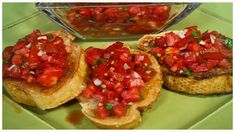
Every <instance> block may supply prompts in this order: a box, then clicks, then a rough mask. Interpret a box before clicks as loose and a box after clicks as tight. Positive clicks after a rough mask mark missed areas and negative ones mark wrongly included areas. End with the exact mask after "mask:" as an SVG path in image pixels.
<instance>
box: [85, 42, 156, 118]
mask: <svg viewBox="0 0 235 132" xmlns="http://www.w3.org/2000/svg"><path fill="white" fill-rule="evenodd" d="M85 59H86V62H87V63H88V64H89V67H90V69H91V74H90V80H89V81H88V84H87V87H86V89H85V90H84V91H83V94H82V95H83V97H85V98H87V99H95V100H96V101H98V103H97V109H96V113H97V116H98V117H100V118H106V117H107V116H123V115H125V113H126V109H127V107H128V106H129V105H131V104H132V103H134V102H138V101H140V100H141V93H140V92H139V90H140V89H141V88H142V87H143V86H144V84H145V82H147V81H149V80H150V79H152V77H153V76H154V75H155V74H156V71H155V70H154V69H152V68H151V67H150V66H151V65H152V63H151V60H150V59H149V57H148V56H147V55H145V54H141V53H135V54H132V53H131V52H130V50H129V49H128V48H126V47H124V46H123V43H121V42H115V43H114V44H112V45H111V46H109V47H108V48H106V49H99V48H94V47H89V48H88V49H86V51H85Z"/></svg>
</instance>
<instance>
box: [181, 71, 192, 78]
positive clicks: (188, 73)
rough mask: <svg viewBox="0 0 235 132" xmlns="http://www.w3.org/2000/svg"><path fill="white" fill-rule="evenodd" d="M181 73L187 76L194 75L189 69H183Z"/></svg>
mask: <svg viewBox="0 0 235 132" xmlns="http://www.w3.org/2000/svg"><path fill="white" fill-rule="evenodd" d="M182 74H184V75H186V76H187V77H190V76H192V75H194V72H192V71H191V70H184V71H183V72H182Z"/></svg>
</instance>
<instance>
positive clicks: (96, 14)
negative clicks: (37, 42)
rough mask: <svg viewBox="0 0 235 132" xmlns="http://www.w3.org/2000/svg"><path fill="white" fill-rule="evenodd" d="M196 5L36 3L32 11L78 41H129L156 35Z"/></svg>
mask: <svg viewBox="0 0 235 132" xmlns="http://www.w3.org/2000/svg"><path fill="white" fill-rule="evenodd" d="M199 5H200V3H177V4H176V3H171V4H169V3H105V4H104V3H36V7H37V8H38V9H39V10H40V11H42V12H43V13H44V14H46V15H47V16H48V17H49V18H50V19H51V20H53V21H54V22H55V23H57V24H59V25H60V26H61V27H62V28H64V29H66V30H68V31H69V32H70V33H72V34H74V35H75V36H77V37H79V38H80V39H106V40H107V39H130V38H138V37H140V36H142V35H143V34H149V33H158V32H161V31H163V30H165V29H166V28H168V27H169V26H171V25H173V24H175V23H177V22H179V21H180V20H182V19H183V18H184V17H186V16H187V15H188V14H190V13H191V12H192V11H193V10H194V9H196V8H197V7H198V6H199Z"/></svg>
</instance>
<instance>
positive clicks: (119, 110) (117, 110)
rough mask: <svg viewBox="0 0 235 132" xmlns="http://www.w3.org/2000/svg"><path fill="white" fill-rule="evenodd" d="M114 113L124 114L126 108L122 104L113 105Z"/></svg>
mask: <svg viewBox="0 0 235 132" xmlns="http://www.w3.org/2000/svg"><path fill="white" fill-rule="evenodd" d="M113 113H114V114H115V115H117V116H123V115H125V114H126V108H125V107H124V106H122V105H115V106H114V107H113Z"/></svg>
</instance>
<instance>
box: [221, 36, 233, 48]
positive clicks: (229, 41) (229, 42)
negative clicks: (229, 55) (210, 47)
mask: <svg viewBox="0 0 235 132" xmlns="http://www.w3.org/2000/svg"><path fill="white" fill-rule="evenodd" d="M222 43H223V44H224V45H225V46H226V47H227V48H228V49H233V40H232V39H230V38H226V39H225V40H224V41H222Z"/></svg>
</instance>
